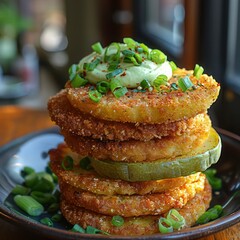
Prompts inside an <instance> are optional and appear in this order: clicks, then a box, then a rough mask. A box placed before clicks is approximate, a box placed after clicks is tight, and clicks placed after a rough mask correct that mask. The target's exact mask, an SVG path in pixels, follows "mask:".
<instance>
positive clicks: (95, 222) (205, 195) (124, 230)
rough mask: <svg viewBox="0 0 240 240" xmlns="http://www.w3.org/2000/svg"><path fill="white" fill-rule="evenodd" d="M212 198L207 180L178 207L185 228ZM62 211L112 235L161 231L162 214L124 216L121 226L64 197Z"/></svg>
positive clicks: (81, 223) (65, 214) (70, 219)
mask: <svg viewBox="0 0 240 240" xmlns="http://www.w3.org/2000/svg"><path fill="white" fill-rule="evenodd" d="M211 198H212V192H211V186H210V185H209V183H208V182H207V181H206V182H205V187H204V190H203V191H201V192H199V193H197V194H196V196H195V197H194V198H192V199H191V200H190V201H188V202H187V204H186V205H184V206H183V207H182V208H180V209H177V210H178V211H179V213H180V214H181V215H182V216H183V217H184V218H185V221H186V224H185V227H184V228H188V227H191V226H193V225H194V224H195V223H196V221H197V219H198V218H199V217H200V216H201V215H202V214H203V213H204V212H205V211H206V210H207V209H208V207H209V204H210V201H211ZM61 212H62V214H63V215H64V217H65V218H66V219H67V221H68V222H70V223H71V224H79V225H81V226H82V227H83V228H86V227H87V226H93V227H95V228H98V229H101V230H102V231H105V232H108V233H109V234H112V235H122V236H138V235H151V234H156V233H159V229H158V220H159V218H160V216H162V215H159V216H152V215H151V216H150V215H148V216H139V217H124V224H123V225H122V226H121V227H115V226H113V225H112V223H111V220H112V216H108V215H104V214H99V213H95V212H93V211H90V210H87V209H85V208H81V207H77V206H75V205H72V204H70V203H68V202H67V201H66V200H65V199H64V198H62V200H61Z"/></svg>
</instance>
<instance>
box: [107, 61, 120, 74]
mask: <svg viewBox="0 0 240 240" xmlns="http://www.w3.org/2000/svg"><path fill="white" fill-rule="evenodd" d="M118 65H119V61H112V62H110V63H109V66H108V71H109V72H111V71H114V70H115V69H117V68H118Z"/></svg>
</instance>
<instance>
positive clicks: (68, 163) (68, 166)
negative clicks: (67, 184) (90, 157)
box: [61, 156, 73, 170]
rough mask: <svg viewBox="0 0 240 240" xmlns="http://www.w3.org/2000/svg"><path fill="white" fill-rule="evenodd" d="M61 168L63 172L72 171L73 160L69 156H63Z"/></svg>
mask: <svg viewBox="0 0 240 240" xmlns="http://www.w3.org/2000/svg"><path fill="white" fill-rule="evenodd" d="M61 166H62V168H63V169H64V170H72V169H73V159H72V157H71V156H65V157H64V158H63V160H62V163H61Z"/></svg>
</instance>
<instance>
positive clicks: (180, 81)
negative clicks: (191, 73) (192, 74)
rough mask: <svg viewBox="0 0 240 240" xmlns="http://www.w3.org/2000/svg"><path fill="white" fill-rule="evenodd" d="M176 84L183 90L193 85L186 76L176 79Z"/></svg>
mask: <svg viewBox="0 0 240 240" xmlns="http://www.w3.org/2000/svg"><path fill="white" fill-rule="evenodd" d="M178 86H179V87H180V88H181V90H182V91H183V92H186V91H187V90H188V89H190V88H192V87H193V83H192V81H191V80H190V78H189V77H188V76H186V77H184V78H180V79H178Z"/></svg>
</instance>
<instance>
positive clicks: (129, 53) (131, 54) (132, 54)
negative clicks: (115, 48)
mask: <svg viewBox="0 0 240 240" xmlns="http://www.w3.org/2000/svg"><path fill="white" fill-rule="evenodd" d="M122 54H123V55H124V56H126V57H133V56H134V54H135V52H134V51H132V50H129V49H125V50H123V51H122Z"/></svg>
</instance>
